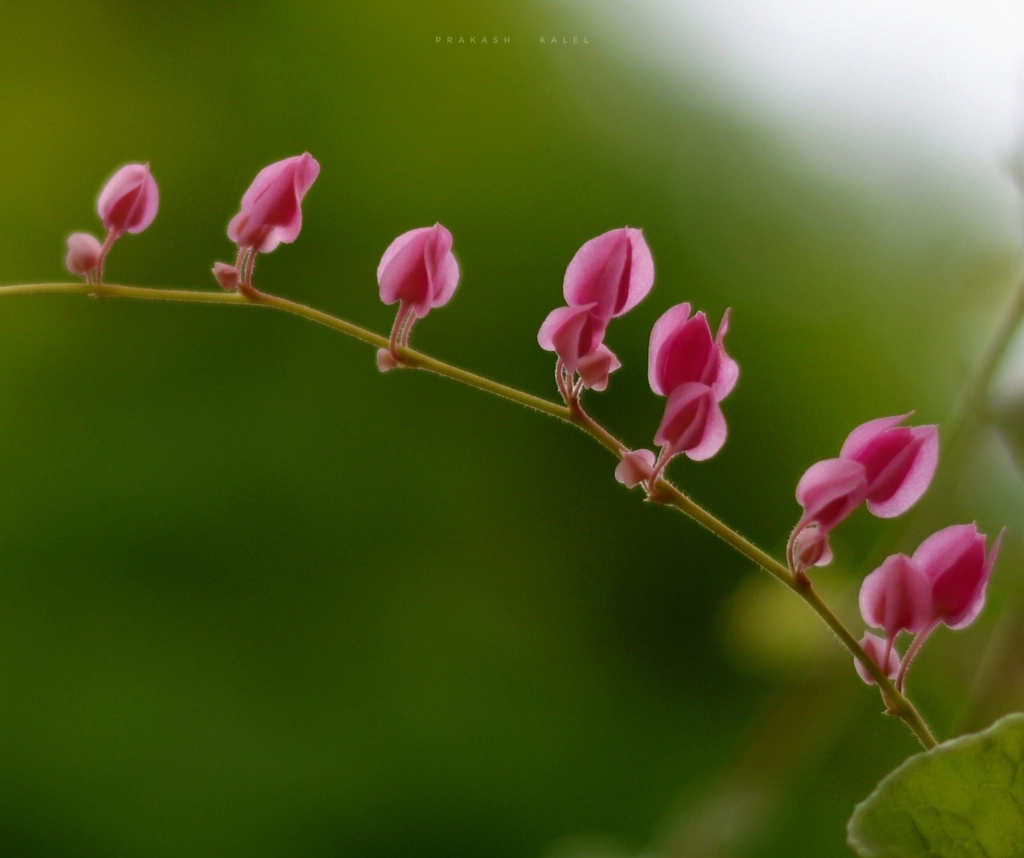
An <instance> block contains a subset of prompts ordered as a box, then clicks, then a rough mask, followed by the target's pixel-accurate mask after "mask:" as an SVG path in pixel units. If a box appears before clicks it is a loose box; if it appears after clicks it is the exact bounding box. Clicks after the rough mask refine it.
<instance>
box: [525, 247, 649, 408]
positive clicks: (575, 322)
mask: <svg viewBox="0 0 1024 858" xmlns="http://www.w3.org/2000/svg"><path fill="white" fill-rule="evenodd" d="M653 285H654V260H653V259H652V258H651V251H650V249H649V248H648V247H647V242H646V241H644V236H643V233H642V232H641V231H640V230H639V229H632V228H630V227H623V228H622V229H613V230H612V231H611V232H606V233H604V234H603V235H599V236H598V237H597V238H592V239H591V240H590V241H588V242H587V243H586V244H584V245H583V247H581V248H580V249H579V250H578V251H577V252H576V255H575V256H574V257H573V258H572V261H571V262H570V263H569V267H568V268H567V269H566V271H565V281H564V284H563V289H562V291H563V292H564V294H565V300H566V303H567V304H568V306H566V307H559V308H558V309H556V310H552V311H551V312H550V313H549V314H548V317H547V318H546V319H545V320H544V323H543V324H542V325H541V328H540V332H539V333H538V334H537V340H538V342H539V343H540V345H541V348H543V349H545V350H546V351H552V352H555V353H556V354H557V355H558V363H557V364H556V369H555V378H556V382H557V384H558V389H559V391H560V392H561V394H562V397H563V398H564V399H565V401H566V402H568V403H572V402H576V401H577V400H578V398H579V394H580V391H581V389H582V388H584V387H587V388H592V389H594V390H604V389H605V388H606V387H607V386H608V379H609V376H610V375H611V373H613V372H614V371H615V370H617V369H618V368H619V367H620V366H622V364H621V363H620V362H619V359H618V358H617V357H616V356H615V354H614V352H612V351H611V349H609V348H608V347H607V346H606V345H604V335H605V332H606V331H607V329H608V323H609V322H610V321H611V320H612V319H614V318H615V317H617V316H621V315H622V314H623V313H626V312H628V311H629V310H631V309H632V308H633V307H635V306H636V305H637V304H639V303H640V301H642V300H643V299H644V297H646V295H647V293H648V292H650V291H651V287H652V286H653ZM576 373H579V380H577V378H576Z"/></svg>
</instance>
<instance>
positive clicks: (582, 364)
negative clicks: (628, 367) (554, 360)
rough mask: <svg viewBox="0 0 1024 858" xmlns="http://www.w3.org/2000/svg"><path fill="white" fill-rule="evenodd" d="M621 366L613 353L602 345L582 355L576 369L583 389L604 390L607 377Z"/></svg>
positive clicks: (606, 384)
mask: <svg viewBox="0 0 1024 858" xmlns="http://www.w3.org/2000/svg"><path fill="white" fill-rule="evenodd" d="M621 366H622V362H621V361H620V360H619V359H618V357H617V356H616V354H615V352H613V351H612V350H611V349H610V348H608V346H606V345H604V343H602V344H600V345H599V346H598V347H597V348H596V349H594V351H592V352H591V353H590V354H587V355H583V357H581V358H580V359H579V361H578V362H577V365H576V369H577V370H579V373H580V378H581V379H582V381H583V386H584V387H587V388H590V389H592V390H604V389H605V388H606V387H608V378H609V376H610V375H611V374H612V373H613V372H615V370H617V369H618V368H619V367H621Z"/></svg>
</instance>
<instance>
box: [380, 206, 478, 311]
mask: <svg viewBox="0 0 1024 858" xmlns="http://www.w3.org/2000/svg"><path fill="white" fill-rule="evenodd" d="M377 282H378V283H379V284H380V299H381V300H382V301H383V302H384V303H385V304H394V303H395V302H397V301H401V302H402V307H407V308H409V309H411V311H412V312H413V313H415V314H416V316H417V317H418V318H420V319H422V318H423V317H424V316H426V315H427V313H429V312H430V310H431V308H432V307H441V306H443V305H444V304H447V303H448V301H450V300H451V297H452V295H453V294H455V287H457V286H458V285H459V263H458V262H456V261H455V257H454V256H453V255H452V234H451V233H450V232H449V231H448V230H447V229H445V228H444V227H443V226H441V224H439V223H435V224H434V225H433V226H429V227H422V228H420V229H413V230H409V232H405V233H402V235H400V236H398V238H396V239H395V240H394V241H393V242H391V244H390V246H389V247H388V249H387V250H385V251H384V256H383V257H382V258H381V261H380V265H378V266H377Z"/></svg>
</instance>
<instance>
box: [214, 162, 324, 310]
mask: <svg viewBox="0 0 1024 858" xmlns="http://www.w3.org/2000/svg"><path fill="white" fill-rule="evenodd" d="M319 175H320V165H319V164H318V163H317V161H316V159H315V158H314V157H313V156H312V155H310V154H309V152H303V153H302V154H301V155H295V156H293V157H291V158H285V159H284V160H283V161H277V162H275V163H273V164H271V165H270V166H269V167H264V168H263V169H262V170H260V171H259V173H258V174H257V175H256V178H255V179H253V182H252V184H251V185H249V189H248V190H247V191H246V192H245V193H244V194H243V195H242V207H241V210H240V211H239V212H238V214H236V215H235V216H234V217H233V218H231V222H230V223H229V224H228V238H230V239H231V240H232V241H233V242H235V244H237V245H238V258H237V259H236V260H235V264H234V265H228V264H227V263H226V262H218V263H216V264H215V265H214V266H213V275H214V277H216V278H217V282H218V283H220V285H221V287H222V288H224V289H226V290H227V291H229V292H230V291H234V290H235V289H238V290H239V291H240V292H242V294H244V295H246V296H248V297H249V298H258V297H259V295H260V293H259V292H258V291H257V290H256V289H255V288H254V287H253V285H252V272H253V269H254V268H255V267H256V255H257V254H259V253H270V251H272V250H274V249H275V248H276V247H277V246H278V245H279V244H281V243H284V244H291V243H292V242H293V241H295V239H296V238H298V237H299V232H301V230H302V200H303V198H304V197H305V196H306V192H307V191H308V190H309V189H310V188H311V187H312V185H313V182H315V181H316V177H317V176H319ZM231 269H234V270H235V273H234V274H232V272H231Z"/></svg>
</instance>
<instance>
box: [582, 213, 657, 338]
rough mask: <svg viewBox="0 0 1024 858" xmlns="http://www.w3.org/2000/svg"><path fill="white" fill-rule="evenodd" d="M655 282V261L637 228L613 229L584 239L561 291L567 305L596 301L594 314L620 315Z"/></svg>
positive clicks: (635, 302)
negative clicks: (584, 241) (595, 312)
mask: <svg viewBox="0 0 1024 858" xmlns="http://www.w3.org/2000/svg"><path fill="white" fill-rule="evenodd" d="M653 285H654V260H653V259H652V258H651V251H650V248H648V247H647V242H646V241H644V237H643V233H642V232H641V231H640V230H639V229H631V228H629V227H624V228H622V229H613V230H611V231H610V232H606V233H604V234H602V235H599V236H597V237H596V238H592V239H591V240H590V241H588V242H586V244H584V245H583V246H582V247H581V248H580V249H579V250H578V251H577V252H576V255H575V256H574V257H573V258H572V261H571V262H570V263H569V267H568V268H567V269H566V272H565V280H564V283H563V287H562V289H563V293H564V294H565V300H566V303H567V304H569V305H570V306H578V305H581V304H590V303H596V304H597V306H598V309H597V314H598V315H600V316H603V317H606V318H609V319H611V318H614V317H615V316H621V315H622V314H623V313H625V312H627V311H629V310H631V309H632V308H633V307H635V306H636V305H637V304H639V303H640V301H642V300H643V299H644V297H646V295H647V293H648V292H650V291H651V287H652V286H653Z"/></svg>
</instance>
